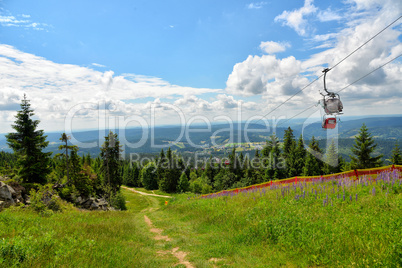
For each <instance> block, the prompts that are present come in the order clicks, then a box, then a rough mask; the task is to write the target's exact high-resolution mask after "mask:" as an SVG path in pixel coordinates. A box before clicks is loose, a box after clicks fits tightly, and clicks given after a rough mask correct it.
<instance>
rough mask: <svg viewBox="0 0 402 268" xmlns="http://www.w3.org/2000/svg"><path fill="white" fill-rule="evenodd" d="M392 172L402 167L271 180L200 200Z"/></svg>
mask: <svg viewBox="0 0 402 268" xmlns="http://www.w3.org/2000/svg"><path fill="white" fill-rule="evenodd" d="M393 171H397V172H400V173H402V165H390V166H385V167H379V168H368V169H355V170H349V171H344V172H339V173H335V174H328V175H317V176H296V177H292V178H287V179H282V180H273V181H269V182H264V183H260V184H254V185H251V186H247V187H243V188H236V189H231V190H223V191H220V192H217V193H212V194H205V195H201V198H205V197H211V196H220V195H227V194H238V193H241V192H247V191H250V190H255V189H261V188H267V187H270V186H272V185H281V184H289V183H300V182H311V181H315V180H329V179H333V178H351V177H354V179H359V177H360V176H369V177H376V176H377V175H378V174H380V173H382V172H393Z"/></svg>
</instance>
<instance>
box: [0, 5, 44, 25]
mask: <svg viewBox="0 0 402 268" xmlns="http://www.w3.org/2000/svg"><path fill="white" fill-rule="evenodd" d="M1 13H3V14H1V15H0V25H1V26H3V27H21V28H31V29H34V30H45V29H47V28H48V27H49V25H47V24H46V23H39V22H32V21H31V16H30V15H26V14H22V15H18V16H17V17H15V16H13V15H11V14H10V12H8V11H4V10H1ZM5 13H7V14H5Z"/></svg>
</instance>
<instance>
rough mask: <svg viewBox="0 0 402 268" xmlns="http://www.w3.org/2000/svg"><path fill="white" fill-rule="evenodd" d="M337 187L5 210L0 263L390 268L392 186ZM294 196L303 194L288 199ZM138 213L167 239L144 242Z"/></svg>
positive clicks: (399, 193)
mask: <svg viewBox="0 0 402 268" xmlns="http://www.w3.org/2000/svg"><path fill="white" fill-rule="evenodd" d="M383 185H384V186H383ZM324 187H325V188H324ZM373 187H376V193H375V195H373V192H372V188H373ZM382 188H384V190H381V189H382ZM344 189H345V200H343V188H342V187H338V186H336V185H335V184H334V183H332V182H329V183H324V184H315V185H312V184H310V185H307V186H305V187H304V188H303V189H301V188H297V189H296V192H294V189H293V188H290V189H287V190H286V193H285V191H283V190H282V191H283V193H284V195H283V196H282V193H281V190H280V189H278V190H267V191H265V192H255V193H248V194H241V195H238V196H233V197H231V196H227V197H221V198H216V199H192V200H187V196H186V195H176V196H175V198H174V199H173V200H171V199H169V204H168V205H167V206H165V205H163V204H164V201H165V199H164V198H159V197H152V196H141V195H138V194H135V193H132V192H130V191H128V190H125V191H124V194H125V195H126V196H127V201H129V202H128V208H129V210H128V211H125V212H81V211H75V210H72V211H66V212H64V213H59V214H55V215H52V216H49V217H43V216H39V215H37V214H35V213H32V212H29V211H26V210H15V209H14V210H5V211H3V212H1V213H0V263H1V262H2V263H1V264H0V266H3V267H10V266H12V264H13V262H14V264H18V263H19V261H22V262H20V263H21V264H22V265H21V266H23V267H24V266H25V267H32V266H33V267H43V266H45V267H46V266H65V267H112V266H117V267H173V266H174V265H175V264H176V263H177V260H176V259H175V258H174V257H172V256H171V255H169V254H167V255H163V256H161V255H158V254H157V252H158V251H161V250H171V249H173V248H175V247H180V250H181V251H185V252H187V253H188V255H187V257H186V258H187V259H188V260H190V261H191V262H192V263H193V264H194V265H195V266H196V267H214V266H219V267H229V266H230V267H280V266H285V267H311V266H313V267H314V266H324V267H329V266H331V267H332V266H337V267H348V266H359V267H361V266H365V267H366V266H367V267H398V265H399V267H400V266H401V265H402V232H401V231H402V186H398V184H395V185H394V186H393V187H391V186H389V185H388V184H384V183H382V182H379V183H378V184H370V182H368V185H361V184H352V185H349V186H346V187H345V188H344ZM315 190H317V199H316V195H315V192H314V194H312V191H315ZM302 191H306V193H307V194H306V196H305V198H299V200H296V199H295V198H294V196H295V195H296V194H297V195H300V194H301V193H302ZM387 192H388V194H387ZM308 193H309V194H308ZM356 193H357V194H358V200H357V201H356V197H355V196H356ZM327 194H328V198H329V199H328V200H329V201H328V204H327V205H326V206H323V200H324V199H326V198H327ZM338 194H339V195H340V198H338ZM350 196H352V201H350V199H349V197H350ZM278 197H279V198H278ZM331 203H332V206H331ZM144 215H147V216H148V217H149V218H150V219H151V220H152V222H153V225H154V226H155V227H156V228H161V229H163V230H164V232H163V235H168V236H169V237H170V238H172V241H169V242H161V241H155V240H154V239H152V237H153V234H151V233H150V232H149V227H148V226H146V224H145V222H144ZM211 258H217V259H219V260H218V261H217V262H211V261H210V259H211ZM178 267H180V266H178Z"/></svg>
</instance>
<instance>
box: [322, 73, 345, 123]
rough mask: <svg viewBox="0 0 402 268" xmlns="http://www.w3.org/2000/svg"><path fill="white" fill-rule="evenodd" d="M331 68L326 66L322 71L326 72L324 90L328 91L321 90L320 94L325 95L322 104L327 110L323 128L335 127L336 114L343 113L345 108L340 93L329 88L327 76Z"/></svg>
mask: <svg viewBox="0 0 402 268" xmlns="http://www.w3.org/2000/svg"><path fill="white" fill-rule="evenodd" d="M329 70H330V69H329V68H325V69H324V70H323V71H322V72H323V73H324V90H325V92H326V94H323V93H321V92H320V94H321V95H322V96H323V99H322V103H321V104H322V106H323V109H324V112H325V115H324V116H323V118H322V128H323V129H334V128H335V127H336V123H337V119H336V116H337V115H340V114H342V110H343V104H342V102H341V98H340V97H339V94H337V93H334V92H330V91H328V90H327V86H326V83H325V77H326V75H327V72H329Z"/></svg>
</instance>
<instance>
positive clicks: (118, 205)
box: [110, 191, 127, 210]
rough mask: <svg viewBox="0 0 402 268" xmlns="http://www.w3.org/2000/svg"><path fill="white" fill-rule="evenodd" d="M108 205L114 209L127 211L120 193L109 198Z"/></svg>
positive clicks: (124, 200)
mask: <svg viewBox="0 0 402 268" xmlns="http://www.w3.org/2000/svg"><path fill="white" fill-rule="evenodd" d="M110 205H111V206H112V207H114V208H115V209H120V210H127V207H126V199H125V198H124V195H123V194H122V193H121V192H120V191H119V192H117V193H116V194H114V195H112V197H111V198H110Z"/></svg>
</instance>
